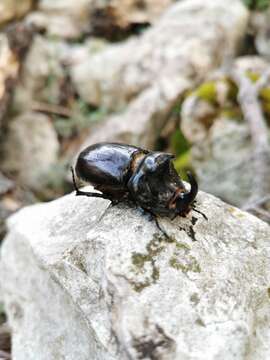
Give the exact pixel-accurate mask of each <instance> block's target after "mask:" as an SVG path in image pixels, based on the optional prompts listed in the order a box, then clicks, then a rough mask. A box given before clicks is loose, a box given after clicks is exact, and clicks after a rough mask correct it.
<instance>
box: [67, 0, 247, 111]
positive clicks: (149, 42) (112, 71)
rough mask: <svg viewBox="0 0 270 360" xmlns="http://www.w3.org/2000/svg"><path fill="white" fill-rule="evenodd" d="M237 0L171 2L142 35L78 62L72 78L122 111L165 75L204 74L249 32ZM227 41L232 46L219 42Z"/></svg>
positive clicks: (91, 97)
mask: <svg viewBox="0 0 270 360" xmlns="http://www.w3.org/2000/svg"><path fill="white" fill-rule="evenodd" d="M232 2H233V3H234V6H232V7H230V6H227V5H225V4H224V2H223V1H214V0H207V1H205V2H204V4H203V5H202V3H201V2H200V1H198V0H191V1H181V2H179V3H177V4H175V5H173V6H171V7H170V8H169V10H168V11H167V12H166V13H165V15H164V16H163V17H162V18H161V19H160V20H159V21H158V22H157V24H156V25H155V26H154V27H153V28H151V29H149V30H147V31H146V32H145V34H143V35H142V36H141V37H140V38H138V39H137V38H134V39H131V40H129V41H126V42H125V43H123V44H116V45H111V46H110V47H107V49H105V50H104V51H101V52H99V53H97V54H94V55H93V56H91V57H90V58H89V59H87V60H86V61H84V62H82V63H81V64H77V65H75V66H74V68H73V69H72V77H73V81H74V84H75V86H76V87H77V90H78V92H79V94H80V95H81V96H82V98H83V99H84V100H85V101H87V102H89V103H91V104H93V105H97V106H100V105H102V106H105V107H107V108H110V109H112V110H117V109H121V108H123V106H125V105H126V104H127V103H128V102H129V101H130V100H131V99H132V98H134V97H135V96H136V95H137V94H138V93H140V92H141V91H143V90H144V89H145V88H147V87H149V86H151V85H152V84H153V83H155V82H156V81H157V80H158V79H159V78H163V77H168V76H171V81H173V79H174V76H175V75H176V74H179V73H180V74H182V76H183V77H184V78H193V77H196V76H197V77H203V76H204V74H205V72H207V71H209V69H212V68H213V67H215V66H217V65H218V64H219V63H220V61H222V60H223V59H224V56H226V55H228V52H229V51H233V50H235V47H236V45H237V43H238V42H239V40H240V39H241V38H242V36H243V34H244V32H245V29H246V25H247V18H248V13H247V10H246V8H245V7H244V6H243V5H242V4H241V2H240V1H239V2H238V1H236V2H235V1H232ZM217 14H218V16H217ZM221 41H223V42H224V43H226V45H227V46H228V48H227V49H224V48H225V47H220V46H219V45H220V42H221ZM131 54H132V56H130V55H131ZM108 64H110V66H107V65H108Z"/></svg>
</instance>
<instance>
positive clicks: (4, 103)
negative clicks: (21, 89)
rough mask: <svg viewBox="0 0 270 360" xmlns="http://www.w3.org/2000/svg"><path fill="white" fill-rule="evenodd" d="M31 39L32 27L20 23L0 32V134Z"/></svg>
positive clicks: (4, 124)
mask: <svg viewBox="0 0 270 360" xmlns="http://www.w3.org/2000/svg"><path fill="white" fill-rule="evenodd" d="M0 6H1V5H0ZM31 41H32V29H30V28H29V27H28V26H25V25H24V24H22V23H17V24H15V25H10V26H8V27H7V28H6V31H5V32H3V33H0V136H1V135H2V134H1V133H2V130H4V128H5V126H6V115H7V112H8V109H9V106H10V105H11V103H12V99H13V92H14V87H15V85H16V83H17V79H18V77H19V71H20V67H21V62H22V60H23V58H24V56H25V54H26V53H27V50H28V48H29V46H30V43H31Z"/></svg>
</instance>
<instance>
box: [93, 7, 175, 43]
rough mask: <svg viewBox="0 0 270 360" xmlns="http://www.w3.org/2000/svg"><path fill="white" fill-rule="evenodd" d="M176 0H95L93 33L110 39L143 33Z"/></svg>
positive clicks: (119, 38)
mask: <svg viewBox="0 0 270 360" xmlns="http://www.w3.org/2000/svg"><path fill="white" fill-rule="evenodd" d="M173 2H174V0H139V1H138V0H109V1H103V0H93V1H92V6H91V18H90V24H91V33H93V34H94V35H96V36H101V37H105V38H106V39H108V40H111V41H114V40H121V39H122V38H125V37H127V36H128V35H130V34H132V33H137V34H141V33H142V32H143V31H144V30H145V28H146V27H148V26H149V25H152V24H153V23H154V22H155V21H156V20H157V19H158V18H159V17H160V16H161V14H162V13H163V12H164V11H165V10H166V9H167V8H168V7H169V6H170V5H171V4H172V3H173Z"/></svg>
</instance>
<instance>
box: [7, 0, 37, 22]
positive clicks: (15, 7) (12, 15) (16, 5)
mask: <svg viewBox="0 0 270 360" xmlns="http://www.w3.org/2000/svg"><path fill="white" fill-rule="evenodd" d="M31 7H32V0H20V1H17V0H1V3H0V25H2V24H4V23H6V22H8V21H10V20H14V19H18V18H20V17H22V16H24V15H25V14H26V13H27V12H28V11H29V10H30V9H31Z"/></svg>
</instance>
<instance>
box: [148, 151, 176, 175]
mask: <svg viewBox="0 0 270 360" xmlns="http://www.w3.org/2000/svg"><path fill="white" fill-rule="evenodd" d="M173 158H174V155H172V154H167V153H159V152H153V153H151V154H149V155H146V157H145V160H144V168H145V170H146V171H147V172H148V173H161V172H163V173H164V172H165V171H166V170H167V169H168V168H169V165H170V162H171V160H172V159H173Z"/></svg>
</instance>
